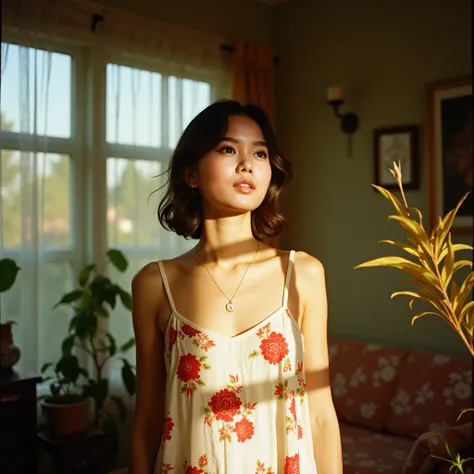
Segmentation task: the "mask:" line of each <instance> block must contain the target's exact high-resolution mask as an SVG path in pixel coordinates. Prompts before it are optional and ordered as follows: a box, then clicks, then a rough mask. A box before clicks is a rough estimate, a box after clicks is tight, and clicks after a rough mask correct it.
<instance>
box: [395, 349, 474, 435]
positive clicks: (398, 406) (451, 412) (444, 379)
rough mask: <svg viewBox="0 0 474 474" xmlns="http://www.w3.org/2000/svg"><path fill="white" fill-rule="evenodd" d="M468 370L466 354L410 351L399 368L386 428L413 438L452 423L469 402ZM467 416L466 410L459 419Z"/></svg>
mask: <svg viewBox="0 0 474 474" xmlns="http://www.w3.org/2000/svg"><path fill="white" fill-rule="evenodd" d="M471 370H472V358H470V357H466V358H462V357H449V356H446V355H436V354H431V353H428V352H421V351H412V352H410V354H409V356H408V357H406V358H405V359H404V361H403V364H402V366H401V367H400V368H399V375H398V377H397V384H396V391H395V396H394V398H393V400H392V401H391V403H390V406H391V410H390V415H389V418H388V421H387V425H386V428H387V430H388V431H390V432H392V433H394V434H397V435H401V436H410V437H413V438H417V437H418V436H420V435H421V434H422V433H424V432H426V431H430V430H437V429H440V428H444V427H447V426H452V425H454V424H455V423H456V419H457V418H458V416H459V414H460V412H461V410H462V409H463V408H468V407H470V406H471V391H472V380H471ZM471 417H472V415H471V413H466V414H465V415H463V417H462V418H461V422H462V423H466V422H468V421H470V419H471Z"/></svg>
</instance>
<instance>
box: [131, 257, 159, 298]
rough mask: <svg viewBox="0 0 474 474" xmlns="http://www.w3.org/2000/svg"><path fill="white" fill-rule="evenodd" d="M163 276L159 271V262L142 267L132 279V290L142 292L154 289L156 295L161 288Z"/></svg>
mask: <svg viewBox="0 0 474 474" xmlns="http://www.w3.org/2000/svg"><path fill="white" fill-rule="evenodd" d="M161 283H162V279H161V274H160V271H159V269H158V262H150V263H147V264H146V265H145V266H144V267H142V268H141V269H140V270H139V271H138V272H137V273H136V274H135V275H134V277H133V279H132V290H133V291H142V290H151V289H153V290H154V292H155V293H156V292H157V291H159V289H160V288H161V286H162V285H161Z"/></svg>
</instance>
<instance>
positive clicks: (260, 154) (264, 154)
mask: <svg viewBox="0 0 474 474" xmlns="http://www.w3.org/2000/svg"><path fill="white" fill-rule="evenodd" d="M255 154H256V155H257V157H258V158H268V154H267V152H266V151H264V150H260V151H257V152H256V153H255Z"/></svg>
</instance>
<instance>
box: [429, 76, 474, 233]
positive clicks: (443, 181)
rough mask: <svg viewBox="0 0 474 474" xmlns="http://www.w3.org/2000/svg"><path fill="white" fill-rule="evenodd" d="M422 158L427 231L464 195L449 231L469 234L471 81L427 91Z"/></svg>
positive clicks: (442, 84)
mask: <svg viewBox="0 0 474 474" xmlns="http://www.w3.org/2000/svg"><path fill="white" fill-rule="evenodd" d="M426 139H427V140H426V154H427V164H428V188H429V210H430V229H433V227H434V226H435V225H436V222H437V219H438V217H439V216H444V215H446V214H447V213H448V212H449V211H450V210H451V209H454V208H455V207H456V205H457V203H458V202H459V200H460V199H461V197H462V196H464V195H465V194H466V193H467V192H468V191H471V194H469V196H468V197H467V199H466V201H465V202H464V204H463V206H462V207H461V209H460V210H459V212H458V215H457V216H456V218H455V219H454V222H453V225H452V227H451V230H452V233H453V234H472V232H473V222H474V216H473V196H472V185H473V183H472V179H473V162H472V161H473V157H472V143H473V121H472V78H471V77H469V78H464V79H459V80H451V81H446V82H440V83H436V84H430V85H428V87H427V128H426Z"/></svg>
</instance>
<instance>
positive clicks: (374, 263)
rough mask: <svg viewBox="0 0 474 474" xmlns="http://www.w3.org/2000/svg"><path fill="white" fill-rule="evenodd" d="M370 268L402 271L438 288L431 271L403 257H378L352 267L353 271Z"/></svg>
mask: <svg viewBox="0 0 474 474" xmlns="http://www.w3.org/2000/svg"><path fill="white" fill-rule="evenodd" d="M371 267H392V268H396V269H398V270H402V271H404V272H406V273H409V274H410V275H413V276H415V277H417V278H418V279H420V280H422V281H425V282H426V283H429V284H431V285H434V286H435V287H436V288H439V282H438V280H437V279H436V276H435V275H434V273H433V272H432V271H431V270H427V269H426V268H423V267H422V266H420V265H418V264H416V263H414V262H412V261H411V260H408V259H406V258H403V257H380V258H376V259H374V260H369V261H368V262H364V263H361V264H359V265H357V266H355V267H354V269H355V270H357V269H359V268H371Z"/></svg>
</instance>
